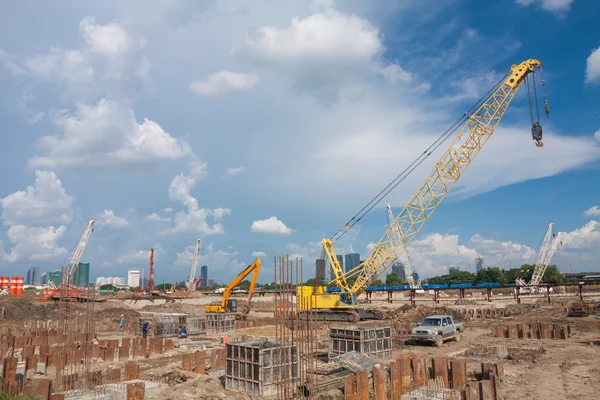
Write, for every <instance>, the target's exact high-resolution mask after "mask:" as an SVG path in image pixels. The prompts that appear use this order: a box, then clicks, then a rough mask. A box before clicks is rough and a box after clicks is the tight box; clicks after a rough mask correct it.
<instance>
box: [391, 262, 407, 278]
mask: <svg viewBox="0 0 600 400" xmlns="http://www.w3.org/2000/svg"><path fill="white" fill-rule="evenodd" d="M392 272H395V273H396V275H398V278H400V279H402V281H403V282H406V274H405V273H404V263H403V262H402V261H396V262H395V263H393V264H392Z"/></svg>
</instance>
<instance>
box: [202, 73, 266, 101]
mask: <svg viewBox="0 0 600 400" xmlns="http://www.w3.org/2000/svg"><path fill="white" fill-rule="evenodd" d="M258 79H259V78H258V76H256V75H248V74H240V73H235V72H231V71H227V70H225V69H224V70H222V71H219V72H216V73H214V74H210V75H208V76H207V77H206V78H205V79H204V80H195V81H193V82H192V83H191V84H190V89H191V90H192V91H193V92H195V93H198V94H199V95H202V96H206V97H213V96H224V95H226V94H229V93H231V92H241V91H248V90H251V89H252V88H254V87H255V86H256V84H257V83H258Z"/></svg>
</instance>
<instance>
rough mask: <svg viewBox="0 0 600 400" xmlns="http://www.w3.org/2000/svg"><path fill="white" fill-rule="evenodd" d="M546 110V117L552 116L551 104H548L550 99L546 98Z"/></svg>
mask: <svg viewBox="0 0 600 400" xmlns="http://www.w3.org/2000/svg"><path fill="white" fill-rule="evenodd" d="M544 110H545V111H546V117H549V116H550V105H549V104H548V100H546V104H544Z"/></svg>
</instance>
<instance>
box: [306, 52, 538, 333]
mask: <svg viewBox="0 0 600 400" xmlns="http://www.w3.org/2000/svg"><path fill="white" fill-rule="evenodd" d="M541 67H542V63H541V62H540V61H538V60H534V59H530V60H526V61H523V62H522V63H520V64H515V65H513V66H512V67H511V68H510V71H509V72H508V73H507V74H506V75H505V76H504V77H503V78H502V79H501V80H500V81H499V82H498V83H497V84H496V85H495V86H494V87H493V88H492V89H491V90H490V91H489V92H488V93H487V94H486V95H485V96H484V97H482V99H481V100H480V101H479V102H478V103H477V104H476V105H475V106H473V107H472V108H471V110H470V111H469V112H467V113H465V114H464V115H463V116H462V117H461V118H460V119H459V120H458V121H457V122H456V123H455V124H454V125H453V126H452V127H451V128H450V129H449V130H448V131H446V132H445V133H444V134H442V135H441V136H440V138H438V139H437V140H436V142H434V144H433V145H432V146H431V147H430V148H429V149H427V150H425V151H424V152H423V153H422V154H421V156H419V157H418V158H417V160H415V161H414V162H413V163H412V164H410V165H409V167H408V168H407V169H405V170H404V171H403V172H402V173H401V174H400V175H398V176H397V177H396V179H394V181H392V182H391V183H390V184H389V185H388V186H387V187H386V188H385V189H384V190H382V191H381V192H380V193H379V194H378V195H377V196H376V197H375V198H374V199H373V200H372V201H371V202H370V203H369V204H367V205H366V206H365V207H364V208H363V209H362V210H361V211H360V212H359V213H358V214H357V215H355V216H354V217H353V218H352V219H350V221H349V222H348V223H347V224H346V225H344V227H343V228H341V229H340V230H339V231H338V232H337V233H336V234H335V235H333V236H332V237H331V238H329V239H323V240H322V244H323V253H324V255H323V256H322V258H323V259H325V260H327V261H328V262H329V264H330V266H331V269H332V270H333V273H334V275H335V279H333V280H332V281H331V282H329V283H328V284H327V286H336V287H337V288H339V289H338V290H339V291H337V292H335V291H334V292H328V291H327V286H299V287H298V288H297V290H296V295H297V296H296V298H297V301H298V309H299V310H302V311H301V316H304V317H307V316H308V313H309V312H311V311H312V317H311V318H312V319H316V320H327V321H347V322H356V321H358V320H360V319H381V318H382V317H383V315H382V313H381V312H380V311H378V310H372V309H363V308H361V307H359V306H358V302H357V296H359V295H360V294H361V293H363V292H364V291H365V290H366V289H367V287H368V286H369V285H370V284H371V282H373V281H374V280H375V279H377V278H378V277H379V276H380V275H381V274H382V273H383V272H385V271H386V270H387V269H388V268H389V267H390V266H391V265H392V263H394V262H395V261H396V259H397V258H398V257H399V256H400V255H401V254H402V252H404V251H405V249H406V248H407V246H408V245H409V243H410V242H411V241H412V240H413V239H414V238H415V237H416V235H417V233H418V232H419V230H420V229H421V228H422V227H423V225H425V223H426V222H427V221H428V220H429V218H430V217H431V214H432V213H433V212H434V211H435V210H436V209H437V207H438V206H439V205H440V203H441V202H442V200H443V199H444V198H445V197H446V195H447V194H448V193H449V192H450V191H451V190H452V188H453V187H454V184H455V183H456V182H457V181H458V179H459V178H460V177H461V176H462V175H463V173H464V172H465V170H466V169H467V167H468V166H469V165H470V164H471V162H472V161H473V160H474V159H475V157H476V156H477V154H478V153H479V151H480V150H481V149H482V148H483V146H484V145H485V144H486V143H487V141H488V140H489V139H490V137H491V136H492V135H493V134H494V131H495V130H496V127H497V126H498V123H499V122H500V120H501V119H502V117H503V116H504V114H505V112H506V110H507V109H508V106H509V105H510V103H511V101H512V100H513V98H514V96H515V94H516V92H517V89H519V86H520V85H521V84H522V83H523V82H525V85H526V86H527V93H528V100H529V105H530V116H531V123H532V127H531V134H532V137H533V140H534V141H535V144H536V146H538V147H542V146H543V144H542V141H541V139H542V127H541V125H540V121H539V119H540V118H539V109H538V100H537V88H536V83H535V70H536V69H539V70H540V72H541ZM530 78H531V79H530ZM530 80H531V83H530ZM541 83H542V86H543V87H544V97H545V82H544V80H543V76H542V80H541ZM530 86H532V87H533V93H534V96H535V99H534V104H535V113H536V116H537V120H534V108H533V107H532V98H531V88H530ZM545 111H546V115H547V116H548V115H549V113H550V109H549V106H548V101H547V99H546V98H545ZM456 132H458V134H456V137H455V138H454V140H453V141H452V143H451V144H450V146H449V147H448V148H447V149H446V151H444V153H443V155H442V156H441V158H440V159H439V161H438V162H437V163H436V164H435V166H434V167H433V169H432V170H431V172H430V173H429V175H428V176H427V178H425V180H424V181H423V183H422V184H421V186H420V187H419V188H418V189H417V191H416V192H415V193H414V195H413V196H412V197H411V198H410V200H409V201H408V203H406V205H405V206H404V208H403V209H402V211H401V212H400V213H399V214H398V215H397V216H396V218H395V220H394V221H393V222H392V223H391V224H390V226H389V228H388V229H387V230H386V232H385V234H384V235H383V237H382V238H381V239H380V240H379V242H378V243H377V244H376V245H375V247H374V248H373V250H372V251H371V253H370V254H369V256H368V257H367V258H366V259H365V261H364V262H363V263H362V264H360V265H359V266H357V267H356V268H354V269H352V270H351V271H348V272H344V271H343V269H342V267H341V266H340V263H339V262H338V259H337V257H336V254H335V251H334V248H333V246H334V243H335V241H336V240H337V239H339V238H340V237H341V236H342V235H343V234H344V233H346V232H347V231H348V230H350V229H352V227H353V226H354V225H355V224H356V223H357V222H358V221H360V219H361V218H362V217H363V216H364V215H365V214H366V213H367V212H368V211H370V210H371V209H372V208H373V207H375V205H377V203H378V202H379V201H381V200H382V199H383V196H385V195H387V194H388V193H389V192H390V191H391V190H393V189H394V188H395V187H396V186H397V185H398V184H399V183H400V182H402V181H403V180H404V178H406V176H408V174H410V173H411V172H412V171H413V170H414V169H415V168H416V167H417V166H418V165H420V164H421V163H422V162H423V161H424V160H425V159H426V158H427V157H428V156H429V155H430V154H431V153H432V152H433V151H434V150H436V149H437V148H438V147H439V146H440V145H441V144H442V143H443V142H444V140H445V139H447V138H450V137H451V136H452V135H454V134H455V133H456ZM365 210H366V211H365Z"/></svg>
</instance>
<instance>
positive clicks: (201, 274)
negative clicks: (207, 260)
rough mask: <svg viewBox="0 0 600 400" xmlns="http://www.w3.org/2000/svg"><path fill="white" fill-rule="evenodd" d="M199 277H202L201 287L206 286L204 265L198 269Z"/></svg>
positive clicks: (206, 275) (206, 279)
mask: <svg viewBox="0 0 600 400" xmlns="http://www.w3.org/2000/svg"><path fill="white" fill-rule="evenodd" d="M200 277H202V283H200V284H201V285H202V286H208V267H207V266H206V265H203V266H202V267H201V268H200Z"/></svg>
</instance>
